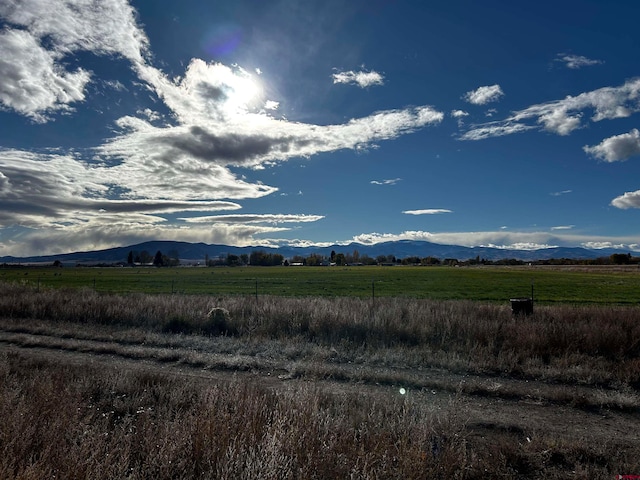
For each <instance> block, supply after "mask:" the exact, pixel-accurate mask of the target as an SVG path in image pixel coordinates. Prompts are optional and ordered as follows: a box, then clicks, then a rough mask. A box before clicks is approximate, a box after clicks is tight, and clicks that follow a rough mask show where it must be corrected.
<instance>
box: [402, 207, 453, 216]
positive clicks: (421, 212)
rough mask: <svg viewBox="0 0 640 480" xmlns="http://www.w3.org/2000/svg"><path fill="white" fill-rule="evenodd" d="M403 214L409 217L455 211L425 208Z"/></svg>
mask: <svg viewBox="0 0 640 480" xmlns="http://www.w3.org/2000/svg"><path fill="white" fill-rule="evenodd" d="M402 213H404V214H407V215H437V214H439V213H453V210H447V209H446V208H425V209H423V210H404V211H403V212H402Z"/></svg>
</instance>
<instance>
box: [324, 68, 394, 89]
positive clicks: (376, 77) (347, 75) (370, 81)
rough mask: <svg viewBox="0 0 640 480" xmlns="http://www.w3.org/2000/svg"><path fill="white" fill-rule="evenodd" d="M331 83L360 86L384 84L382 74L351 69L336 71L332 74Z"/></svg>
mask: <svg viewBox="0 0 640 480" xmlns="http://www.w3.org/2000/svg"><path fill="white" fill-rule="evenodd" d="M332 78H333V83H334V84H335V83H344V84H347V85H349V84H352V85H357V86H358V87H360V88H367V87H371V86H373V85H384V76H383V75H382V74H380V73H378V72H376V71H373V70H371V71H369V72H367V71H363V70H361V71H359V72H356V71H353V70H349V71H347V72H338V73H334V74H333V75H332Z"/></svg>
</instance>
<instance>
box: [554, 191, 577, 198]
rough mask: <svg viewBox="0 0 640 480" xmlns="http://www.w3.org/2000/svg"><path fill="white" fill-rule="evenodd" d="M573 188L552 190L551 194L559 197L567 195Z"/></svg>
mask: <svg viewBox="0 0 640 480" xmlns="http://www.w3.org/2000/svg"><path fill="white" fill-rule="evenodd" d="M572 192H573V190H562V191H561V192H551V193H550V194H549V195H551V196H552V197H559V196H561V195H567V194H568V193H572Z"/></svg>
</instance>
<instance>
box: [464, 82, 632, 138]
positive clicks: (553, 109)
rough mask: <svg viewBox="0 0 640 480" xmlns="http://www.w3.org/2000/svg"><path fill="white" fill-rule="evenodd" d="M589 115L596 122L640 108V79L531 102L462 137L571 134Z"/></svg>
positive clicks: (630, 113)
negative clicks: (535, 131)
mask: <svg viewBox="0 0 640 480" xmlns="http://www.w3.org/2000/svg"><path fill="white" fill-rule="evenodd" d="M587 110H592V111H593V114H592V115H591V116H590V117H586V118H588V119H589V120H591V121H592V122H599V121H601V120H612V119H616V118H626V117H629V116H631V115H632V114H633V113H637V112H639V111H640V79H638V78H636V79H633V80H629V81H627V82H625V83H624V84H623V85H620V86H619V87H603V88H599V89H597V90H592V91H590V92H585V93H581V94H579V95H577V96H575V97H572V96H567V97H566V98H564V99H562V100H556V101H552V102H548V103H541V104H536V105H531V106H530V107H528V108H525V109H524V110H519V111H516V112H513V113H512V114H511V115H510V116H509V117H507V118H506V119H504V120H502V121H498V122H490V123H485V124H480V125H474V126H472V128H471V129H470V130H469V131H467V132H466V133H464V134H463V135H462V136H460V139H461V140H482V139H485V138H490V137H496V136H502V135H510V134H512V133H518V132H522V131H525V130H530V129H536V128H537V129H540V128H542V129H544V130H547V131H549V132H552V133H555V134H558V135H569V134H570V133H571V132H573V131H574V130H576V129H578V128H582V127H583V120H584V118H585V111H587Z"/></svg>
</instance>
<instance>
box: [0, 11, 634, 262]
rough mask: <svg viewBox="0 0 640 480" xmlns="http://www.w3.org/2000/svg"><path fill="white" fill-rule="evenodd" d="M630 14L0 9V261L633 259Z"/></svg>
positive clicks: (631, 28)
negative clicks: (260, 256) (291, 253)
mask: <svg viewBox="0 0 640 480" xmlns="http://www.w3.org/2000/svg"><path fill="white" fill-rule="evenodd" d="M638 18H640V3H638V2H628V1H621V0H614V1H607V2H605V1H591V2H590V1H579V2H578V1H562V2H558V1H554V2H550V1H538V2H527V3H526V4H525V3H524V2H503V1H486V2H476V1H450V2H421V1H401V0H396V1H393V0H377V1H376V0H370V1H331V0H328V1H304V2H303V1H293V0H286V1H278V0H274V1H258V0H252V1H243V0H233V1H206V2H205V1H200V0H198V1H196V0H183V1H180V2H175V1H173V0H171V1H169V0H154V1H141V0H132V1H130V2H127V1H125V0H60V1H56V2H52V1H50V0H0V23H1V25H0V52H2V55H0V253H2V254H4V255H33V254H45V253H47V254H53V253H63V252H70V251H79V250H93V249H101V248H108V247H113V246H122V245H130V244H134V243H138V242H141V241H146V240H184V241H191V242H206V243H226V244H232V245H281V244H295V245H309V244H321V245H326V244H332V243H348V242H351V241H358V242H362V243H376V242H380V241H388V240H399V239H413V240H428V241H432V242H436V243H445V244H458V245H468V246H474V245H485V246H497V247H503V248H540V247H546V246H586V247H591V248H599V247H618V248H621V249H622V250H625V251H629V250H635V251H638V250H640V223H639V220H640V211H639V208H640V175H639V174H640V132H639V131H638V128H639V125H638V118H639V114H640V64H639V63H638V60H637V58H638V47H639V46H640V30H638V28H637V19H638Z"/></svg>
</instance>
